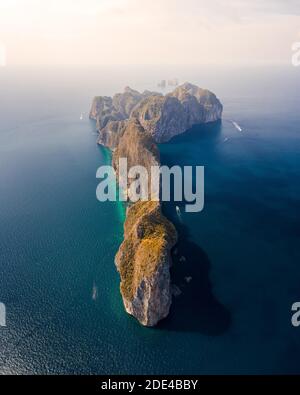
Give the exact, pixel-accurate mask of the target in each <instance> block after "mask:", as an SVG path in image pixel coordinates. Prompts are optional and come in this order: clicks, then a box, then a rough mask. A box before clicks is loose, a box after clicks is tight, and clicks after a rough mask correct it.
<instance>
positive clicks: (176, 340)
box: [0, 71, 300, 374]
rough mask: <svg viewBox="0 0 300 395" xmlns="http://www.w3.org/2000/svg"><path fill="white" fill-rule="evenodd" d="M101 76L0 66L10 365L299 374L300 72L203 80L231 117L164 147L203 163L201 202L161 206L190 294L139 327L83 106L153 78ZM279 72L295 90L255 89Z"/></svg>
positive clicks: (0, 177)
mask: <svg viewBox="0 0 300 395" xmlns="http://www.w3.org/2000/svg"><path fill="white" fill-rule="evenodd" d="M93 73H94V74H93ZM93 73H90V76H89V77H88V76H87V73H86V72H80V73H76V72H74V73H73V74H72V75H69V74H68V73H66V72H64V71H61V72H56V74H55V75H52V73H51V72H49V71H48V72H47V73H45V72H44V73H41V74H40V77H39V75H38V76H37V75H35V73H31V72H29V71H27V75H26V76H25V77H26V78H23V77H22V75H21V74H19V73H18V72H17V71H15V72H14V73H12V74H10V73H8V74H6V75H5V78H4V77H3V78H2V75H0V81H1V84H2V85H1V86H2V88H3V89H2V90H1V103H2V105H1V106H0V107H1V110H0V116H1V117H0V207H1V211H0V301H1V302H4V303H5V304H6V307H7V328H0V350H1V352H0V372H1V373H62V374H64V373H71V374H75V373H79V374H81V373H88V374H98V373H102V374H104V373H145V374H150V373H208V374H212V373H225V374H226V373H296V372H297V373H299V369H300V368H299V366H300V330H299V328H293V327H292V326H291V323H290V319H291V312H290V308H291V304H292V303H293V302H295V301H298V300H299V299H300V288H299V281H300V269H299V264H298V263H299V246H298V244H299V235H300V228H299V223H300V222H299V220H300V218H299V215H300V214H299V213H300V211H299V209H300V199H299V197H300V194H299V192H300V191H299V182H298V180H299V165H300V156H299V152H300V141H299V121H300V117H299V112H298V111H297V109H298V107H299V106H298V103H299V96H298V94H297V90H296V89H294V90H293V89H292V87H293V86H295V81H298V79H297V78H296V79H295V77H293V78H294V79H293V78H292V79H291V80H287V77H286V74H282V76H283V77H284V78H283V80H282V81H281V80H280V79H279V78H278V75H281V74H276V73H275V76H274V77H272V78H273V79H272V78H271V77H270V76H269V77H268V78H267V77H266V76H265V74H264V73H263V72H262V73H259V72H257V73H256V74H254V76H251V75H250V74H247V78H248V80H249V81H248V80H247V81H248V83H247V84H246V83H245V82H244V85H242V86H241V87H240V88H239V89H238V88H237V87H236V86H234V85H232V86H231V88H230V87H229V86H228V85H226V80H229V81H230V76H231V81H234V79H233V77H232V74H228V75H227V76H226V79H225V77H224V76H223V77H224V78H220V79H219V80H215V79H214V78H213V77H207V80H205V85H206V86H209V87H211V88H212V89H214V90H216V92H218V93H219V94H220V95H221V99H222V101H223V103H224V106H225V113H224V120H223V122H222V123H221V124H216V125H209V126H207V127H200V128H195V129H194V130H192V131H189V132H188V133H186V134H185V135H182V136H180V137H177V138H175V139H174V140H172V141H171V142H170V143H168V144H165V145H162V146H161V154H162V161H163V162H164V163H167V164H175V163H176V164H177V163H179V164H180V165H184V164H193V165H204V166H205V208H204V211H203V212H202V213H199V214H186V213H184V212H183V210H182V214H181V219H179V218H178V217H177V216H176V210H175V206H174V205H173V204H168V205H166V206H165V208H164V209H165V212H166V215H168V216H169V217H170V218H172V219H173V220H174V222H175V223H176V224H177V227H178V230H179V232H180V235H181V242H180V244H179V252H180V255H181V254H183V255H185V256H186V258H187V262H186V263H179V262H175V264H174V267H173V279H174V282H175V283H176V284H177V285H178V286H179V287H181V288H182V290H183V294H182V295H181V296H180V297H178V298H177V299H176V300H175V302H174V304H173V308H172V312H171V315H170V317H169V319H167V320H166V321H165V322H163V323H162V324H161V325H160V326H159V327H158V328H156V329H145V328H142V327H141V326H140V325H138V324H137V323H136V321H135V320H134V319H132V318H130V317H129V316H127V315H126V314H125V313H124V309H123V306H122V301H121V298H120V294H119V278H118V274H117V272H116V270H115V267H114V263H113V260H114V255H115V253H116V251H117V248H118V246H119V244H120V242H121V240H122V222H123V218H124V212H123V208H122V206H121V205H120V204H117V203H105V204H103V203H101V204H100V203H99V202H98V201H97V200H96V195H95V191H96V186H97V180H96V177H95V175H96V170H97V167H98V166H99V165H101V164H104V163H107V162H108V161H109V157H110V155H109V153H108V152H107V151H106V150H104V149H102V148H101V147H98V146H97V145H96V144H95V140H96V134H95V125H94V124H93V122H90V121H89V120H88V119H87V116H86V113H87V111H88V108H89V105H90V101H91V97H92V96H93V95H94V94H101V93H102V92H103V93H104V94H111V93H113V92H114V91H116V90H117V89H120V87H121V86H123V85H124V86H125V85H127V84H128V83H129V82H130V83H133V84H134V82H136V85H133V86H134V87H135V86H136V87H137V88H143V85H142V83H141V82H140V81H141V78H142V77H139V75H136V73H135V71H134V72H131V73H129V72H128V73H127V74H126V73H125V72H124V71H123V74H121V75H120V76H119V79H118V80H117V79H116V78H117V77H116V75H115V74H113V77H110V78H104V77H103V74H102V76H98V74H97V73H95V72H93ZM23 74H24V73H23ZM187 74H188V78H189V79H191V80H192V81H193V82H195V83H199V84H200V85H202V84H203V76H202V75H200V74H198V73H197V71H194V72H193V73H192V72H191V71H188V72H187ZM156 75H157V71H156V72H155V73H154V72H153V74H151V73H150V72H149V80H150V77H151V78H153V79H154V78H156ZM46 77H47V78H46ZM50 77H51V78H50ZM54 77H55V78H54ZM192 77H193V78H192ZM143 78H145V76H144V75H143ZM188 78H187V79H188ZM251 78H252V80H251ZM78 81H80V82H78ZM128 81H129V82H128ZM271 81H273V82H274V81H276V83H277V84H278V85H280V84H279V82H281V83H282V84H283V85H284V86H286V89H287V91H288V92H289V95H287V94H286V92H285V91H283V90H278V92H280V94H276V95H275V94H273V91H267V89H265V90H264V91H263V92H261V91H260V93H259V94H257V93H256V94H253V92H257V91H259V87H262V85H263V84H265V86H266V87H271V86H273V85H272V83H273V82H272V83H271ZM250 82H251V83H250ZM274 84H275V82H274ZM145 87H146V88H149V84H148V85H147V84H145ZM150 88H152V89H153V86H150ZM154 88H155V86H154ZM270 89H271V88H270ZM274 90H275V88H274ZM81 112H85V114H84V120H83V121H80V120H79V116H80V113H81ZM232 119H233V120H236V121H237V122H238V123H239V124H240V125H241V126H242V128H243V133H240V132H238V131H237V130H236V129H235V128H234V127H233V125H232V123H231V122H230V120H232ZM175 261H176V259H175ZM186 276H191V277H192V278H193V279H192V281H191V282H190V283H189V284H187V283H186V281H185V279H184V277H186ZM93 287H97V290H98V292H97V294H98V297H97V299H96V300H93Z"/></svg>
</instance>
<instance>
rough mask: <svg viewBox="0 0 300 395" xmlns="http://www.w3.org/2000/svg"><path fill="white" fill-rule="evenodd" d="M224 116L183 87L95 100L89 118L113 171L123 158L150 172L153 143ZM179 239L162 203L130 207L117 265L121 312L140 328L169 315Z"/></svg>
mask: <svg viewBox="0 0 300 395" xmlns="http://www.w3.org/2000/svg"><path fill="white" fill-rule="evenodd" d="M222 112H223V106H222V104H221V102H220V101H219V100H218V98H217V97H216V95H215V94H213V93H212V92H210V91H209V90H206V89H202V88H199V87H197V86H195V85H192V84H190V83H185V84H183V85H181V86H178V87H177V88H176V89H175V90H174V91H173V92H171V93H168V94H167V95H162V94H160V93H157V92H151V91H144V92H143V93H140V92H138V91H136V90H133V89H131V88H129V87H127V88H125V90H124V92H123V93H118V94H116V95H115V96H114V97H112V98H111V97H108V96H98V97H95V98H94V100H93V103H92V108H91V111H90V118H91V119H94V120H96V124H97V130H98V132H99V137H98V140H97V142H98V144H101V145H103V146H105V147H108V148H110V149H111V150H112V151H113V158H112V162H113V166H114V168H115V170H116V171H117V170H118V169H117V167H118V163H119V158H127V161H128V166H130V167H131V166H137V165H139V166H144V167H145V168H146V169H148V170H149V172H150V168H151V166H153V165H159V164H160V157H159V150H158V146H157V143H163V142H167V141H169V140H170V139H171V138H172V137H174V136H176V135H179V134H181V133H184V132H185V131H187V130H189V129H190V128H191V127H192V126H193V125H197V124H203V123H208V122H215V121H218V120H220V119H221V118H222ZM118 181H119V182H121V181H122V180H120V179H119V180H118ZM123 184H124V182H123ZM177 238H178V236H177V232H176V229H175V227H174V225H173V224H172V223H171V222H170V221H169V220H168V219H167V218H166V217H165V216H164V215H163V213H162V210H161V202H159V201H147V202H144V201H138V202H136V203H134V204H130V205H129V206H128V208H127V214H126V221H125V224H124V240H123V242H122V244H121V246H120V248H119V251H118V253H117V255H116V258H115V263H116V266H117V269H118V271H119V273H120V278H121V284H120V290H121V294H122V298H123V302H124V306H125V309H126V311H127V312H128V313H129V314H131V315H132V316H134V317H135V318H136V319H137V320H138V321H139V322H140V323H141V324H142V325H144V326H155V325H156V324H157V323H158V322H159V321H160V320H162V319H163V318H165V317H167V316H168V314H169V310H170V306H171V303H172V289H171V278H170V267H171V264H172V258H171V250H172V248H173V247H174V246H175V244H176V242H177Z"/></svg>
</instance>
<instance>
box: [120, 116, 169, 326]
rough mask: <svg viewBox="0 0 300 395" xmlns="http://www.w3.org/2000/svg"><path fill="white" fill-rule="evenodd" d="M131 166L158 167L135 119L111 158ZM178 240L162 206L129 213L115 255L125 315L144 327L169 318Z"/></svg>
mask: <svg viewBox="0 0 300 395" xmlns="http://www.w3.org/2000/svg"><path fill="white" fill-rule="evenodd" d="M119 158H127V161H128V167H131V166H135V165H140V166H144V167H145V168H146V169H147V170H148V172H149V174H150V170H151V166H154V165H158V164H159V152H158V148H157V146H156V144H155V142H154V141H153V139H152V137H151V136H150V135H149V133H148V132H146V131H145V130H144V129H143V127H142V126H141V125H140V124H139V122H138V121H137V120H134V119H132V120H130V121H129V122H128V124H127V127H126V129H125V131H124V133H123V135H122V137H121V138H120V140H119V143H118V147H117V149H116V150H115V152H114V155H113V165H114V167H115V169H116V170H118V161H119ZM176 241H177V233H176V230H175V227H174V225H173V224H172V223H171V222H170V221H168V220H167V219H166V218H165V217H164V216H163V214H162V212H161V207H160V202H155V201H146V202H144V201H139V202H137V203H134V204H133V205H131V206H130V208H129V209H128V210H127V219H126V221H125V226H124V241H123V243H122V245H121V246H120V249H119V251H118V253H117V255H116V260H115V262H116V266H117V268H118V271H119V273H120V278H121V285H120V289H121V294H122V297H123V302H124V306H125V309H126V311H127V312H128V313H129V314H131V315H133V316H134V317H135V318H136V319H137V320H138V321H139V322H140V323H141V324H142V325H145V326H154V325H156V324H157V323H158V321H160V320H161V319H163V318H165V317H166V316H167V315H168V314H169V309H170V306H171V301H172V294H171V282H170V265H171V256H170V251H171V248H172V247H173V246H174V244H175V243H176Z"/></svg>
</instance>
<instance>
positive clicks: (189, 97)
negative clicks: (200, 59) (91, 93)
mask: <svg viewBox="0 0 300 395" xmlns="http://www.w3.org/2000/svg"><path fill="white" fill-rule="evenodd" d="M222 112H223V106H222V104H221V103H220V101H219V99H218V98H217V97H216V95H215V94H213V93H212V92H210V91H208V90H206V89H201V88H198V87H197V86H196V85H192V84H190V83H185V84H183V85H180V86H178V87H177V88H176V89H175V90H174V91H173V92H171V93H169V94H167V95H165V96H163V95H161V94H159V93H156V92H150V91H145V92H143V93H139V92H138V91H135V90H132V89H130V88H128V87H127V88H125V91H124V93H119V94H117V95H115V96H114V97H113V98H109V97H106V96H102V97H96V98H95V99H94V101H93V105H92V109H91V112H90V118H92V119H96V121H97V129H98V131H99V143H100V144H103V142H105V143H104V145H107V146H109V147H110V148H115V147H116V145H117V144H118V141H119V138H120V136H121V135H122V134H123V132H124V130H125V124H124V122H125V121H126V120H128V119H130V118H136V119H138V120H139V122H140V124H141V125H142V126H143V128H144V129H145V130H146V131H147V132H149V133H150V134H151V135H152V136H153V138H154V140H155V141H156V142H158V143H162V142H166V141H169V140H170V139H171V138H172V137H174V136H176V135H178V134H181V133H184V132H185V131H186V130H188V129H190V128H191V127H192V126H193V125H197V124H202V123H208V122H214V121H217V120H220V119H221V118H222ZM119 122H121V123H120V124H119Z"/></svg>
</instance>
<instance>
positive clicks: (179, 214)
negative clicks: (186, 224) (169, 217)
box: [176, 206, 182, 222]
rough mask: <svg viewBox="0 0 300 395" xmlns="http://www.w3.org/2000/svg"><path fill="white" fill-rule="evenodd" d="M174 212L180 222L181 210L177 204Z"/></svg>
mask: <svg viewBox="0 0 300 395" xmlns="http://www.w3.org/2000/svg"><path fill="white" fill-rule="evenodd" d="M176 214H177V217H178V219H179V221H180V222H182V217H181V211H180V208H179V206H176Z"/></svg>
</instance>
